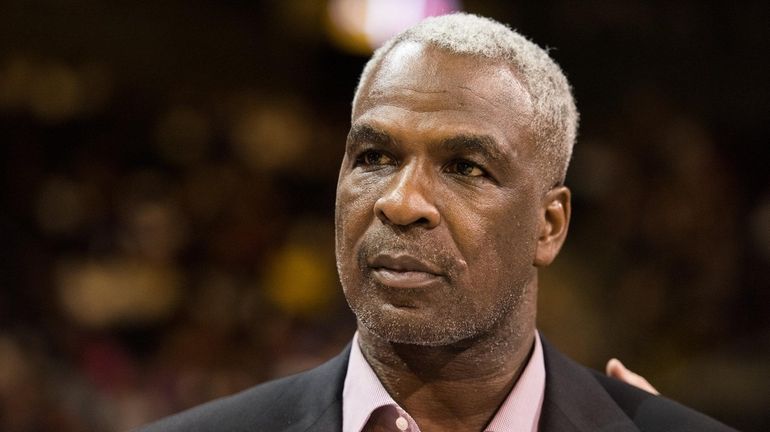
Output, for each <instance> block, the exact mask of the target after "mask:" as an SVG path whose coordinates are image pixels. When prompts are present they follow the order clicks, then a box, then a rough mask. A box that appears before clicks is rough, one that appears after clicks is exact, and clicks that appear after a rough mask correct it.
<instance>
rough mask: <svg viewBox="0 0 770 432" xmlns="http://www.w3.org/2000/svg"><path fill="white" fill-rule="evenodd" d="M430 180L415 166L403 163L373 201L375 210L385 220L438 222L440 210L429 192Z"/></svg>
mask: <svg viewBox="0 0 770 432" xmlns="http://www.w3.org/2000/svg"><path fill="white" fill-rule="evenodd" d="M430 183H431V180H430V179H429V178H428V174H425V173H421V172H420V170H419V169H418V167H416V166H412V167H404V168H403V169H402V170H401V171H400V173H399V174H398V176H397V177H396V178H395V179H393V185H391V186H390V187H389V188H388V190H386V191H385V193H384V194H383V195H382V196H381V197H380V198H379V199H378V200H377V201H376V202H375V203H374V214H375V215H376V216H377V217H378V218H379V219H380V220H381V221H382V222H383V223H385V224H392V225H402V226H406V225H412V224H416V225H422V226H424V227H426V228H434V227H436V226H438V224H439V222H440V221H441V214H440V213H439V211H438V209H437V208H436V206H435V204H434V202H433V199H432V197H431V196H430V191H431V188H430Z"/></svg>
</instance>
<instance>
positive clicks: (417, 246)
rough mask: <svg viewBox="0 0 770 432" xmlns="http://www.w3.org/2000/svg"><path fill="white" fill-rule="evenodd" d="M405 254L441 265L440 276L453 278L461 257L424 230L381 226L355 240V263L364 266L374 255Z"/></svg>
mask: <svg viewBox="0 0 770 432" xmlns="http://www.w3.org/2000/svg"><path fill="white" fill-rule="evenodd" d="M381 254H386V255H399V254H405V255H409V256H413V257H416V258H420V259H422V260H425V261H428V262H430V263H431V264H433V265H435V266H436V267H437V268H439V269H441V271H442V273H443V276H445V277H446V278H448V279H450V280H451V279H454V278H455V277H456V276H457V275H459V273H460V271H461V269H462V268H463V267H464V265H465V261H464V260H462V259H461V258H458V257H457V256H456V255H455V254H454V253H453V252H452V251H451V250H449V248H447V247H446V246H445V245H444V244H442V242H441V241H439V240H438V239H437V238H436V237H435V236H433V235H430V234H429V233H427V232H424V231H408V232H407V231H395V230H393V229H389V228H388V227H386V226H384V227H382V228H380V229H377V230H376V231H370V232H368V233H367V234H366V235H365V236H364V237H363V238H362V239H361V242H360V243H359V249H358V265H359V266H360V267H361V269H362V270H365V269H367V268H368V267H369V266H368V264H367V262H368V260H369V259H370V258H372V257H375V256H377V255H381Z"/></svg>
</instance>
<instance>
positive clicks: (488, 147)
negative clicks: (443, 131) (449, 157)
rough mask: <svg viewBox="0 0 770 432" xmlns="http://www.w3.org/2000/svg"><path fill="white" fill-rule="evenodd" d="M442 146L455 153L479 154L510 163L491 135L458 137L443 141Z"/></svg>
mask: <svg viewBox="0 0 770 432" xmlns="http://www.w3.org/2000/svg"><path fill="white" fill-rule="evenodd" d="M442 146H444V147H446V148H447V149H448V150H449V151H451V152H453V153H459V152H469V153H479V154H481V155H482V156H484V157H485V158H487V159H491V160H498V161H508V160H509V157H508V155H506V154H505V153H504V152H503V151H502V150H501V149H500V146H499V145H498V143H497V141H496V140H495V139H494V138H492V137H491V136H489V135H473V134H471V135H456V136H453V137H451V138H448V139H446V140H443V141H442Z"/></svg>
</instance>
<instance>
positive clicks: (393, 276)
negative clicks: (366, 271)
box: [368, 254, 444, 288]
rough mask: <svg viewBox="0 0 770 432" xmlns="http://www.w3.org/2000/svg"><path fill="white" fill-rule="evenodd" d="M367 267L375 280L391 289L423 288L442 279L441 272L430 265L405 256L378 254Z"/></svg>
mask: <svg viewBox="0 0 770 432" xmlns="http://www.w3.org/2000/svg"><path fill="white" fill-rule="evenodd" d="M368 265H369V267H370V268H371V269H372V274H373V276H374V277H375V279H377V280H378V281H379V282H380V283H382V284H384V285H387V286H390V287H393V288H423V287H426V286H428V285H432V284H434V283H437V282H439V281H440V280H441V279H442V278H443V277H444V275H443V274H442V273H441V270H439V269H438V268H436V266H434V265H432V264H431V263H428V262H425V261H422V260H420V259H419V258H415V257H413V256H410V255H405V254H401V255H388V254H380V255H377V256H375V257H374V258H373V259H372V260H370V261H369V262H368Z"/></svg>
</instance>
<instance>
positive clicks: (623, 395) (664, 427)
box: [591, 370, 735, 432]
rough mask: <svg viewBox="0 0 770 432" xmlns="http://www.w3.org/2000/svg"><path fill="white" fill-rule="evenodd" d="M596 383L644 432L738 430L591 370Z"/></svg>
mask: <svg viewBox="0 0 770 432" xmlns="http://www.w3.org/2000/svg"><path fill="white" fill-rule="evenodd" d="M591 373H592V374H593V375H594V377H595V378H596V380H597V381H598V382H599V383H600V384H601V385H602V387H604V389H605V390H606V391H607V393H608V394H609V395H610V397H612V399H613V400H614V401H615V403H617V405H618V406H619V407H620V408H621V409H622V410H623V411H624V412H625V413H626V415H627V416H628V417H629V418H630V419H631V420H632V421H633V422H634V424H636V425H637V427H638V428H639V429H640V430H642V431H667V432H669V431H670V432H728V431H735V429H733V428H731V427H729V426H727V425H725V424H723V423H720V422H718V421H717V420H714V419H713V418H711V417H708V416H706V415H704V414H702V413H700V412H698V411H695V410H693V409H691V408H688V407H686V406H684V405H682V404H680V403H678V402H675V401H673V400H671V399H667V398H665V397H662V396H656V395H653V394H650V393H648V392H646V391H643V390H640V389H638V388H636V387H633V386H631V385H629V384H626V383H624V382H621V381H618V380H616V379H614V378H609V377H607V376H605V375H603V374H601V373H599V372H597V371H594V370H591Z"/></svg>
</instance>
